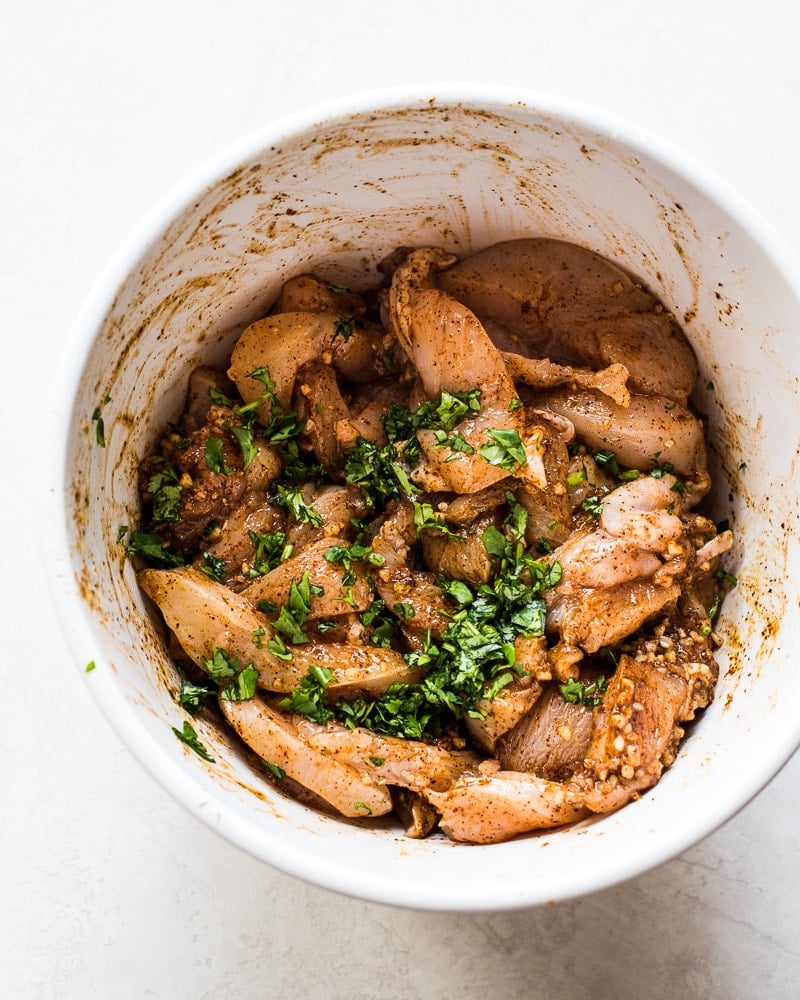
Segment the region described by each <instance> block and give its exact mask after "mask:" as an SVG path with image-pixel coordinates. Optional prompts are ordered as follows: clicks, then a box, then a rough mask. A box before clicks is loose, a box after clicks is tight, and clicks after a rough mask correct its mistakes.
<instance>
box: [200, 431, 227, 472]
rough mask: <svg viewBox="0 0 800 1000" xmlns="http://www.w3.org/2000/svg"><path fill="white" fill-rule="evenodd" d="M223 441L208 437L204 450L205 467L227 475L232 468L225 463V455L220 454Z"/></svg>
mask: <svg viewBox="0 0 800 1000" xmlns="http://www.w3.org/2000/svg"><path fill="white" fill-rule="evenodd" d="M222 448H223V441H222V439H221V438H216V437H210V438H209V439H208V440H207V441H206V450H205V460H206V467H207V468H209V469H210V470H211V471H212V472H216V473H217V475H222V476H229V475H230V474H231V473H232V472H233V469H231V468H229V467H228V465H227V464H226V463H225V457H224V456H223V454H222Z"/></svg>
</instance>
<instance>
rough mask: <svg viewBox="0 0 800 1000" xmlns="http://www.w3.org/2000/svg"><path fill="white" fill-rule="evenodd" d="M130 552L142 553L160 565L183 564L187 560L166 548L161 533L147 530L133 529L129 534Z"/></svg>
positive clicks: (134, 553)
mask: <svg viewBox="0 0 800 1000" xmlns="http://www.w3.org/2000/svg"><path fill="white" fill-rule="evenodd" d="M128 554H129V555H132V556H133V555H140V556H143V557H144V558H145V559H149V560H150V562H153V563H157V564H158V565H159V566H183V565H184V564H185V560H184V559H183V557H182V556H179V555H176V554H175V553H174V552H168V551H167V549H165V548H164V539H163V538H162V537H161V535H157V534H155V533H154V532H147V531H131V532H130V533H129V534H128Z"/></svg>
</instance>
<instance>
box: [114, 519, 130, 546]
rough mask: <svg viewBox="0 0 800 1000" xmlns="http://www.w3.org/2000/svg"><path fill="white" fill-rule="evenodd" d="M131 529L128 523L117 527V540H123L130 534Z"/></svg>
mask: <svg viewBox="0 0 800 1000" xmlns="http://www.w3.org/2000/svg"><path fill="white" fill-rule="evenodd" d="M129 530H130V529H129V528H128V525H127V524H120V525H119V526H118V527H117V542H118V543H119V542H121V541H122V539H123V538H124V537H125V536H126V535H127V534H128V531H129Z"/></svg>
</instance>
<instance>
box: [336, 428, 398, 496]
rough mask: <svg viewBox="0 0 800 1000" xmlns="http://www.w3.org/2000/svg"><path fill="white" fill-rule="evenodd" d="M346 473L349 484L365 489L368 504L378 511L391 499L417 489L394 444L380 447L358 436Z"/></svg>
mask: <svg viewBox="0 0 800 1000" xmlns="http://www.w3.org/2000/svg"><path fill="white" fill-rule="evenodd" d="M344 476H345V479H346V480H347V482H348V483H353V484H354V485H356V486H359V487H360V488H361V491H362V492H363V494H364V498H365V499H366V502H367V504H368V505H369V506H370V507H371V508H372V509H375V510H382V509H383V508H384V507H385V506H386V504H387V503H388V502H389V500H400V499H402V498H403V497H404V496H407V495H409V494H412V493H413V492H414V487H413V485H412V484H411V483H410V482H409V480H408V476H407V475H406V473H405V470H404V469H403V468H402V466H401V465H400V464H399V461H398V455H397V451H396V449H395V447H394V445H393V444H391V443H390V444H388V445H384V446H383V447H382V448H379V447H378V446H377V445H375V444H373V443H372V442H371V441H367V440H365V439H364V438H361V437H360V438H358V439H357V440H356V443H355V447H354V448H353V450H352V451H351V452H350V454H349V455H348V457H347V462H346V464H345V469H344Z"/></svg>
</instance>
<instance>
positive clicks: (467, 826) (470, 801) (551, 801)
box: [425, 771, 587, 844]
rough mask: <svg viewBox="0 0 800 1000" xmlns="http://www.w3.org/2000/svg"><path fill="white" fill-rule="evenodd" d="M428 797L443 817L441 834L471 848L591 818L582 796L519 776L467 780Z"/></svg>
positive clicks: (506, 774)
mask: <svg viewBox="0 0 800 1000" xmlns="http://www.w3.org/2000/svg"><path fill="white" fill-rule="evenodd" d="M425 797H426V798H427V799H428V801H429V802H430V803H431V805H433V806H434V808H436V809H438V811H439V813H440V816H441V818H440V820H439V827H440V829H441V830H442V831H443V832H444V833H446V834H447V836H448V837H451V838H452V839H453V840H459V841H464V842H467V843H471V844H497V843H500V842H501V841H504V840H510V839H511V838H512V837H516V836H517V835H518V834H520V833H529V832H531V831H532V830H541V829H545V828H547V827H554V826H563V825H564V824H565V823H574V822H576V821H577V820H579V819H582V818H583V817H585V816H586V815H587V812H586V809H585V807H584V805H583V796H582V794H581V792H580V791H577V790H573V789H570V788H567V787H565V786H564V785H561V784H558V783H557V782H554V781H547V780H546V779H545V778H538V777H537V776H536V775H534V774H525V773H521V772H518V771H496V772H495V773H494V774H491V775H479V776H475V775H465V776H464V777H462V778H459V780H458V781H457V782H456V783H455V784H454V785H453V786H452V787H451V788H449V789H448V790H447V791H446V792H426V793H425Z"/></svg>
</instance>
